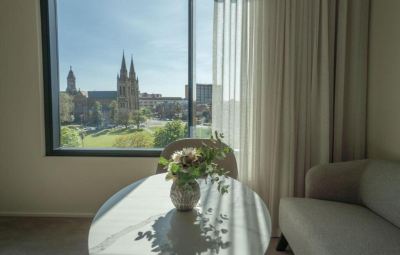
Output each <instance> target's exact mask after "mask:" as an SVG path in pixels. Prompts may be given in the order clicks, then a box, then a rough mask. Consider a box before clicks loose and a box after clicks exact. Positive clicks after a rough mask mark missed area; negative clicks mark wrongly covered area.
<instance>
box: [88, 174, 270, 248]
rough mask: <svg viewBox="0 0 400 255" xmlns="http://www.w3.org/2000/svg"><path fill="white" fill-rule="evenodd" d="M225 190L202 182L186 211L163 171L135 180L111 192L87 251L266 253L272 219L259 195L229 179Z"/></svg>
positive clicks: (93, 227) (90, 238) (101, 211)
mask: <svg viewBox="0 0 400 255" xmlns="http://www.w3.org/2000/svg"><path fill="white" fill-rule="evenodd" d="M226 183H227V184H229V193H227V194H224V195H220V194H219V192H218V191H217V189H216V186H217V185H211V183H210V182H207V183H205V181H204V180H202V181H201V182H200V188H201V198H200V203H199V204H198V206H197V207H196V208H195V209H194V210H193V211H190V212H179V211H176V210H175V208H174V206H173V204H172V202H171V200H170V198H169V191H170V187H171V184H172V182H171V181H169V182H167V181H165V174H158V175H153V176H150V177H148V178H144V179H142V180H139V181H137V182H135V183H133V184H131V185H129V186H127V187H125V188H124V189H122V190H121V191H119V192H118V193H116V194H115V195H114V196H112V197H111V198H110V199H109V200H107V202H106V203H105V204H104V205H103V206H102V207H101V208H100V210H99V211H98V212H97V214H96V216H95V218H94V219H93V222H92V225H91V227H90V231H89V240H88V243H89V254H91V255H95V254H96V255H97V254H108V255H109V254H129V255H134V254H137V255H145V254H178V255H181V254H182V255H190V254H229V255H233V254H238V255H246V254H249V255H258V254H259V255H262V254H265V252H266V250H267V247H268V244H269V240H270V233H271V219H270V215H269V212H268V210H267V207H266V206H265V204H264V202H263V201H262V200H261V198H260V197H259V196H258V195H257V194H256V193H255V192H253V191H252V190H250V189H249V188H247V187H246V186H245V185H243V184H241V183H240V182H238V181H236V180H234V179H232V178H227V179H226Z"/></svg>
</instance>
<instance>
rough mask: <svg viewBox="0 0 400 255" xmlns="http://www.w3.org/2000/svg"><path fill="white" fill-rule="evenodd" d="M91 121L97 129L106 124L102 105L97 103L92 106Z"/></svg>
mask: <svg viewBox="0 0 400 255" xmlns="http://www.w3.org/2000/svg"><path fill="white" fill-rule="evenodd" d="M90 120H91V123H92V125H95V126H96V127H101V126H102V125H103V122H104V117H103V111H102V106H101V104H100V103H99V102H98V101H96V102H95V103H94V105H93V106H92V109H91V113H90Z"/></svg>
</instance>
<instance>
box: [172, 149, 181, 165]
mask: <svg viewBox="0 0 400 255" xmlns="http://www.w3.org/2000/svg"><path fill="white" fill-rule="evenodd" d="M182 156H183V155H182V151H175V152H174V154H172V156H171V158H172V160H173V161H174V162H175V163H179V162H181V158H182Z"/></svg>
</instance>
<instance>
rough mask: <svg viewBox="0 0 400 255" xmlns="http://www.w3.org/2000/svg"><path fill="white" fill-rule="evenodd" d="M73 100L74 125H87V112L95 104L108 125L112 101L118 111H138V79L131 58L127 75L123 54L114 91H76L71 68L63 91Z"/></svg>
mask: <svg viewBox="0 0 400 255" xmlns="http://www.w3.org/2000/svg"><path fill="white" fill-rule="evenodd" d="M65 92H66V93H67V94H69V95H70V96H71V97H72V98H73V103H74V112H73V113H72V114H73V115H74V123H76V124H88V123H87V122H88V121H89V111H90V109H91V108H92V107H93V105H94V104H95V103H96V102H99V103H100V104H101V105H102V111H103V116H104V119H105V124H109V123H110V118H109V115H110V114H109V111H110V104H111V102H112V101H116V102H117V105H118V110H119V111H127V112H134V111H135V110H138V109H139V78H138V76H137V75H136V72H135V67H134V64H133V58H132V57H131V62H130V67H129V73H128V70H127V68H126V62H125V54H124V53H123V54H122V63H121V69H120V72H119V74H117V90H116V91H87V92H84V91H81V90H77V89H76V78H75V74H74V72H73V71H72V67H70V70H69V72H68V76H67V89H66V91H65Z"/></svg>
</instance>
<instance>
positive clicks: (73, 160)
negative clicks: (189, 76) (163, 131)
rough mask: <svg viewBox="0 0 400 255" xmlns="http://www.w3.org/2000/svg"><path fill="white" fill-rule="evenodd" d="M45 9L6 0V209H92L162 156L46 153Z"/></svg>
mask: <svg viewBox="0 0 400 255" xmlns="http://www.w3.org/2000/svg"><path fill="white" fill-rule="evenodd" d="M39 13H40V10H39V1H38V0H29V1H26V0H1V1H0V109H1V110H0V119H1V122H0V214H50V215H57V214H60V215H90V214H93V213H95V212H96V211H97V209H98V207H99V206H100V205H101V204H102V203H103V202H104V201H105V200H106V199H107V198H108V197H109V196H110V195H112V194H113V193H115V192H116V191H118V190H119V189H121V188H122V187H123V186H125V185H127V184H129V183H131V182H133V181H135V180H137V179H139V178H142V177H145V176H148V175H150V174H152V172H153V171H155V166H156V162H157V159H155V158H99V157H94V158H90V157H45V156H44V129H43V123H44V120H43V96H42V92H43V91H42V86H43V85H42V68H41V41H40V16H39Z"/></svg>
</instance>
